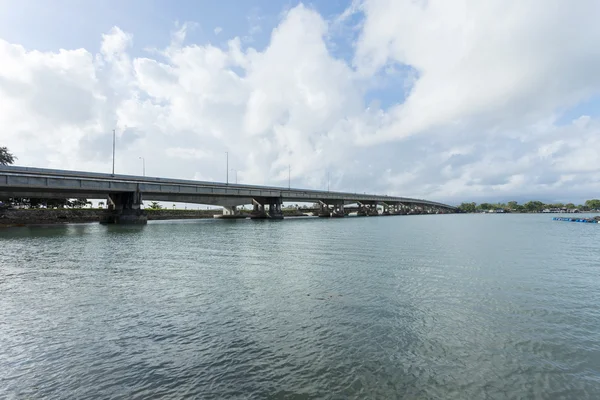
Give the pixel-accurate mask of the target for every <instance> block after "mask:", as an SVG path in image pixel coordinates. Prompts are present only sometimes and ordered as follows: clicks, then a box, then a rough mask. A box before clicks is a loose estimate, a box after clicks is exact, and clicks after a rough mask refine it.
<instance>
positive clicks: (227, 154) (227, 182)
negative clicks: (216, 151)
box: [225, 151, 229, 185]
mask: <svg viewBox="0 0 600 400" xmlns="http://www.w3.org/2000/svg"><path fill="white" fill-rule="evenodd" d="M225 155H226V156H227V164H226V165H227V168H226V169H227V180H226V181H225V184H227V185H229V152H228V151H226V152H225Z"/></svg>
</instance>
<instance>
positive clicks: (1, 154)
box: [0, 147, 17, 165]
mask: <svg viewBox="0 0 600 400" xmlns="http://www.w3.org/2000/svg"><path fill="white" fill-rule="evenodd" d="M16 159H17V157H15V156H13V155H12V154H11V153H10V152H9V151H8V148H6V147H0V165H11V164H14V163H15V160H16Z"/></svg>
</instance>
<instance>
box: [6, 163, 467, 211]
mask: <svg viewBox="0 0 600 400" xmlns="http://www.w3.org/2000/svg"><path fill="white" fill-rule="evenodd" d="M11 197H36V198H65V197H66V198H92V199H93V198H105V197H108V200H109V211H108V212H107V214H108V215H112V217H111V218H107V219H106V220H105V221H104V222H113V223H130V222H135V221H138V220H139V222H141V223H144V222H145V213H143V211H142V210H141V202H142V199H143V200H152V201H169V202H182V203H197V204H210V205H218V206H223V214H224V217H231V218H235V217H238V216H239V212H238V210H237V207H238V206H241V205H247V204H248V205H249V204H252V205H253V206H254V211H253V214H252V216H253V217H255V218H282V217H283V214H282V212H281V204H282V203H283V202H314V203H319V204H321V213H320V215H321V216H343V215H344V205H348V204H356V205H358V207H359V214H361V212H362V214H364V215H375V214H376V210H377V205H381V206H382V207H383V209H384V213H386V214H388V213H389V214H401V213H409V212H412V211H415V210H416V211H418V212H454V211H455V208H454V207H452V206H449V205H446V204H442V203H437V202H433V201H428V200H423V199H413V198H408V197H393V196H385V195H373V194H358V193H344V192H330V191H323V190H309V189H297V188H281V187H272V186H258V185H242V184H231V183H229V184H227V183H218V182H204V181H193V180H182V179H170V178H157V177H141V176H132V175H112V174H104V173H94V172H81V171H66V170H55V169H42V168H31V167H15V166H0V198H11ZM374 210H375V211H374Z"/></svg>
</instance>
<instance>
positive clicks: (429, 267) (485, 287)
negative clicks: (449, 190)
mask: <svg viewBox="0 0 600 400" xmlns="http://www.w3.org/2000/svg"><path fill="white" fill-rule="evenodd" d="M229 222H231V223H229ZM576 225H581V224H560V223H555V222H552V221H551V220H550V219H549V218H547V217H546V216H511V215H507V216H479V215H473V216H469V215H460V216H458V215H457V216H435V217H433V216H406V217H387V218H345V219H339V220H323V219H318V218H311V219H297V220H289V221H285V222H283V223H270V222H268V221H226V222H225V223H224V221H212V220H211V221H206V220H202V221H177V222H173V221H157V222H153V223H150V224H149V225H148V226H145V227H106V226H99V225H95V224H79V225H66V226H57V227H31V228H15V229H7V230H2V231H0V371H1V373H0V397H2V398H4V397H7V398H44V399H46V398H48V399H71V398H78V399H88V398H89V399H96V398H115V399H116V398H132V399H149V398H150V399H151V398H161V399H162V398H186V397H190V398H202V399H222V398H239V399H255V398H256V399H261V398H269V399H321V398H323V399H348V398H356V399H362V398H386V399H387V398H439V399H465V398H493V399H504V398H577V399H595V398H600V379H599V378H598V377H599V376H600V341H598V337H600V311H599V310H598V307H597V304H598V302H599V301H600V279H599V275H600V272H599V270H598V265H599V264H600V263H599V257H598V253H597V252H596V251H595V250H596V248H597V243H598V239H600V230H598V229H597V227H595V226H594V227H589V226H585V225H584V226H576ZM594 228H596V229H594Z"/></svg>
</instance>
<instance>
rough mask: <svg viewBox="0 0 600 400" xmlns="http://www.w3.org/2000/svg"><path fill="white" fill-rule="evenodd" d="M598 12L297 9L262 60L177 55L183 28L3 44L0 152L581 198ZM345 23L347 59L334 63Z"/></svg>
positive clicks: (286, 16) (474, 195)
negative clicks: (329, 13)
mask: <svg viewBox="0 0 600 400" xmlns="http://www.w3.org/2000/svg"><path fill="white" fill-rule="evenodd" d="M599 7H600V6H598V4H597V2H593V1H587V2H586V1H581V2H579V3H578V6H577V7H573V6H572V5H571V6H569V5H567V4H564V5H563V4H554V5H553V6H552V7H549V6H548V5H547V3H546V2H541V1H537V2H536V1H532V2H526V3H522V4H521V3H518V4H517V3H515V4H511V5H507V4H506V3H505V2H501V1H492V0H490V1H486V2H481V3H473V2H461V1H456V2H446V1H436V0H431V1H427V2H422V1H391V0H390V1H386V0H365V1H354V2H353V3H352V5H351V7H349V8H348V10H346V11H345V12H344V13H342V14H341V15H340V16H334V17H333V18H332V20H331V21H328V20H326V19H325V18H323V16H321V15H320V14H319V13H318V12H316V11H315V10H314V9H312V8H310V7H307V6H304V5H299V6H296V7H294V8H291V9H289V10H286V11H285V12H284V13H283V14H282V17H281V20H280V21H279V23H278V24H277V26H275V27H273V29H272V30H271V33H270V38H269V40H268V43H267V45H266V46H265V47H264V48H262V49H256V48H253V47H251V46H249V45H248V42H247V41H244V39H243V38H239V37H234V38H230V39H229V40H228V41H227V42H225V43H224V44H223V45H221V46H217V45H213V44H187V41H186V35H187V31H188V25H187V24H184V25H183V26H181V27H180V28H179V29H178V30H176V31H175V32H173V34H172V35H171V43H170V44H169V45H168V46H166V47H165V48H162V49H158V50H153V51H151V52H147V53H143V54H138V53H136V52H134V51H133V44H134V40H135V42H136V43H140V42H142V43H143V41H144V38H141V37H139V38H138V37H134V35H133V33H128V32H125V31H123V30H122V29H120V28H119V27H113V28H112V29H110V30H109V32H107V33H105V34H103V35H101V37H100V36H99V37H100V39H101V40H100V47H99V48H100V50H99V51H98V52H97V53H93V52H92V51H91V50H90V49H91V48H95V47H96V46H92V45H90V46H89V48H90V49H72V50H59V51H53V52H52V51H46V52H41V51H37V50H35V49H25V48H24V47H22V46H20V45H19V44H13V43H8V42H6V41H3V40H1V39H0V59H2V60H3V62H2V63H1V64H0V107H2V110H3V112H2V113H0V126H1V127H2V133H1V135H2V136H1V140H2V142H5V143H2V145H6V146H8V147H9V148H10V149H11V150H12V151H13V152H14V153H15V154H16V155H17V156H18V157H19V162H20V163H22V164H25V165H31V166H39V167H53V168H67V169H80V170H93V171H109V170H110V166H111V149H112V147H111V144H112V130H113V129H116V130H117V165H116V169H117V172H123V173H139V172H140V170H141V167H140V160H139V157H141V156H143V157H144V158H145V160H146V171H147V175H155V176H164V177H168V176H170V177H180V178H194V177H201V178H202V179H205V180H210V179H216V180H221V181H224V180H225V175H226V166H225V163H226V156H225V152H228V153H229V166H230V168H234V169H236V170H237V171H238V180H239V181H240V182H242V183H254V184H259V183H264V184H281V185H286V184H287V177H288V166H291V173H292V185H293V186H298V187H311V188H320V189H323V188H326V187H327V176H328V175H329V176H330V180H331V189H332V190H347V191H355V192H377V193H382V194H397V195H404V196H414V197H420V198H429V199H434V200H443V201H449V202H458V201H462V200H469V199H480V198H481V199H483V198H486V199H510V198H511V197H513V196H532V197H544V198H549V199H561V196H563V197H569V196H581V197H585V196H588V195H591V194H594V193H595V192H597V190H598V189H600V187H599V186H600V185H599V184H597V183H596V182H599V181H600V180H599V179H598V178H600V162H599V161H598V157H597V156H596V155H595V153H594V151H593V149H595V148H597V147H598V144H599V143H598V141H599V140H600V121H598V119H597V118H596V117H595V116H593V115H590V116H586V115H583V114H581V115H580V116H578V117H577V118H575V119H574V120H573V121H571V122H568V121H567V122H566V123H565V122H561V123H560V124H559V123H558V122H557V121H559V117H560V116H561V113H562V112H564V111H565V110H567V109H569V110H571V112H572V113H573V112H574V113H576V110H577V105H578V104H579V103H580V102H582V101H586V100H588V99H590V98H592V99H593V98H594V96H598V95H600V77H599V76H598V75H597V74H596V72H595V71H597V70H598V69H599V68H598V67H600V53H598V52H597V51H595V47H593V46H594V43H596V42H598V40H599V39H600V27H599V26H598V24H596V23H595V21H594V20H593V17H594V16H595V15H598V12H597V11H600V10H598V8H599ZM358 17H360V22H358V23H357V21H356V19H357V18H358ZM248 21H249V25H250V27H251V28H252V26H258V23H259V22H261V24H262V22H264V21H263V20H262V19H261V18H260V16H259V15H254V14H253V15H251V16H250V17H249V19H248ZM346 23H348V24H352V25H353V28H352V29H355V28H356V27H358V28H357V29H358V36H357V39H356V43H355V47H354V48H353V49H350V50H351V52H352V55H351V57H350V59H344V58H340V57H337V56H335V55H334V53H333V52H332V43H331V40H332V37H335V35H332V34H331V33H332V32H331V30H332V29H338V27H339V26H340V25H343V24H346ZM192 25H193V24H192ZM261 26H262V25H261ZM573 26H577V27H578V29H572V27H573ZM261 29H263V31H264V29H265V27H261ZM134 33H135V32H134ZM214 33H215V35H217V34H220V33H221V30H220V28H215V30H214ZM391 83H394V84H393V85H391ZM375 92H376V95H374V94H373V93H375ZM378 97H381V99H379V98H378ZM380 100H383V101H380ZM379 104H385V106H380V105H379ZM565 193H566V194H567V195H565ZM577 198H579V197H576V198H575V199H573V200H576V199H577Z"/></svg>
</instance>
